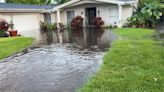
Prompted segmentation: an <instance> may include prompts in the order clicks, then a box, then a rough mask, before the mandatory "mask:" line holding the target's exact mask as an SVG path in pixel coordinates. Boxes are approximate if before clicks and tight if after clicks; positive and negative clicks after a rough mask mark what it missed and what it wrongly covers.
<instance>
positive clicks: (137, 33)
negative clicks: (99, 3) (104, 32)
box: [79, 28, 164, 92]
mask: <svg viewBox="0 0 164 92" xmlns="http://www.w3.org/2000/svg"><path fill="white" fill-rule="evenodd" d="M114 32H115V33H116V34H117V35H119V36H121V37H120V38H119V40H117V41H115V42H113V44H112V48H110V50H109V51H108V52H107V53H106V55H105V56H104V65H103V66H102V68H101V70H100V71H99V72H98V73H97V74H96V75H95V76H94V77H93V78H91V80H90V81H89V82H88V83H87V84H86V85H85V86H84V87H82V88H81V89H80V91H79V92H164V47H163V46H162V45H160V44H161V42H159V41H154V40H153V39H152V35H153V33H154V30H149V29H136V28H122V29H116V30H114Z"/></svg>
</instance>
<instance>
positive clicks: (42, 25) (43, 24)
mask: <svg viewBox="0 0 164 92" xmlns="http://www.w3.org/2000/svg"><path fill="white" fill-rule="evenodd" d="M40 29H41V30H42V31H53V30H55V29H57V23H54V24H49V23H46V22H40Z"/></svg>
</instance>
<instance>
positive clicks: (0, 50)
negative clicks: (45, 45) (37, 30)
mask: <svg viewBox="0 0 164 92" xmlns="http://www.w3.org/2000/svg"><path fill="white" fill-rule="evenodd" d="M32 42H33V39H32V38H25V37H12V38H0V59H3V58H5V57H7V56H10V55H12V54H13V53H16V52H19V51H22V50H23V49H24V48H26V47H28V46H30V45H31V44H32Z"/></svg>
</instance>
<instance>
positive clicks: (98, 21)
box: [94, 17, 104, 27]
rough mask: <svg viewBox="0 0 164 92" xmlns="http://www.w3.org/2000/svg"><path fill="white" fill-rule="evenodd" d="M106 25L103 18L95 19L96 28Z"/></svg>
mask: <svg viewBox="0 0 164 92" xmlns="http://www.w3.org/2000/svg"><path fill="white" fill-rule="evenodd" d="M103 25H104V21H103V20H102V18H101V17H96V18H95V19H94V26H95V27H102V26H103Z"/></svg>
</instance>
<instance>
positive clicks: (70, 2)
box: [53, 0, 80, 11]
mask: <svg viewBox="0 0 164 92" xmlns="http://www.w3.org/2000/svg"><path fill="white" fill-rule="evenodd" d="M78 1H80V0H71V1H69V2H67V3H64V4H61V5H59V6H57V7H55V8H53V10H54V11H57V10H58V9H60V8H63V7H65V6H68V5H71V4H74V3H76V2H78Z"/></svg>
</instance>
